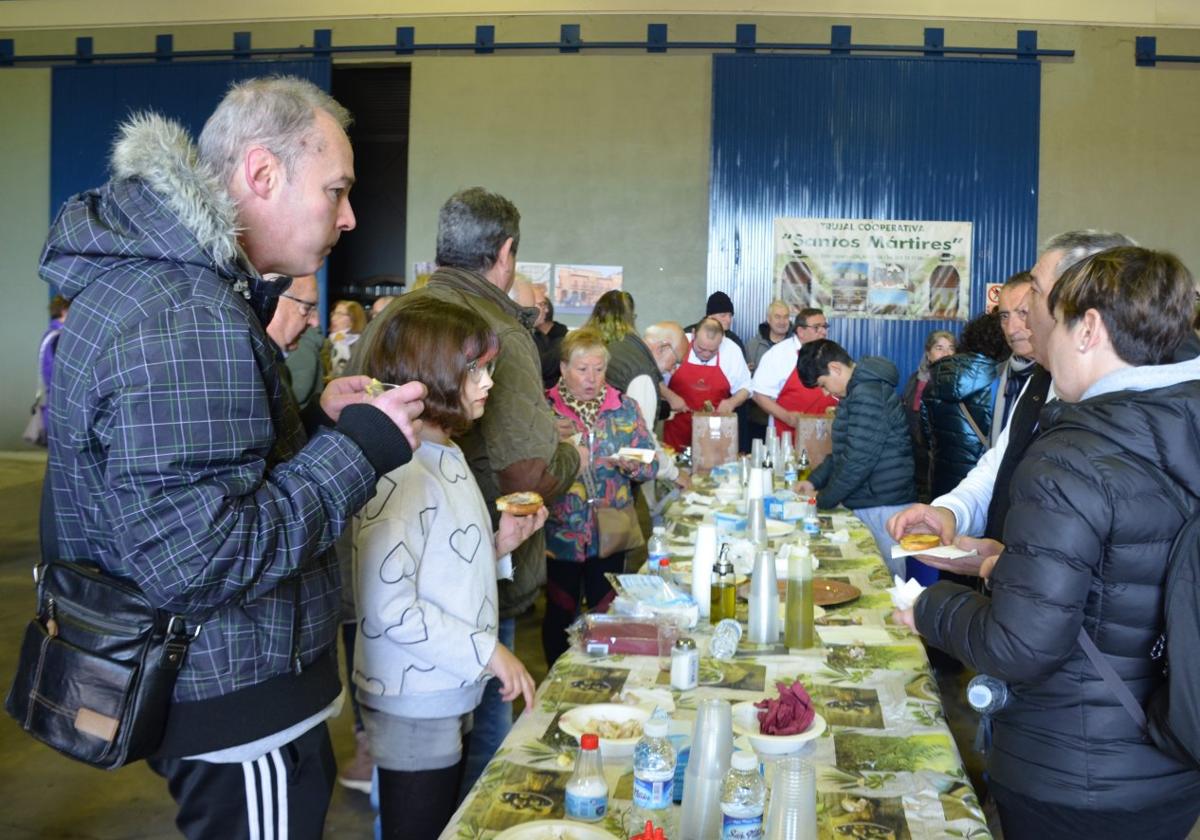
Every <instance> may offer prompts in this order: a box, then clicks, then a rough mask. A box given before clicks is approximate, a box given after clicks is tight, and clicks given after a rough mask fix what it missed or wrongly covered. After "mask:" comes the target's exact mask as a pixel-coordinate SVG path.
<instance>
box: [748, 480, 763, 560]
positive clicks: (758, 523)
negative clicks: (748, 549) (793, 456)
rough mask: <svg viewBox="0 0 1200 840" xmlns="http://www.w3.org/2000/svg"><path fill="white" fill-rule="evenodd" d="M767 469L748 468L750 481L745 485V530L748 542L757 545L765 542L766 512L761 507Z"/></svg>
mask: <svg viewBox="0 0 1200 840" xmlns="http://www.w3.org/2000/svg"><path fill="white" fill-rule="evenodd" d="M766 473H767V470H765V469H763V468H762V467H751V468H750V483H749V484H747V485H746V530H747V536H748V537H749V538H750V542H752V543H754V544H755V545H757V546H765V545H766V544H767V512H766V509H765V508H764V507H763V482H764V478H763V477H764V475H765V474H766Z"/></svg>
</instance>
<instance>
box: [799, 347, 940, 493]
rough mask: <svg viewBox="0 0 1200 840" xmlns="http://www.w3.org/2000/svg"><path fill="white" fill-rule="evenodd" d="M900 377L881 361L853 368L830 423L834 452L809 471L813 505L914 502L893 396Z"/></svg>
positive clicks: (871, 359) (908, 452)
mask: <svg viewBox="0 0 1200 840" xmlns="http://www.w3.org/2000/svg"><path fill="white" fill-rule="evenodd" d="M899 378H900V375H899V374H898V373H897V372H896V366H895V365H894V364H892V363H891V362H890V361H888V360H887V359H884V358H882V357H880V356H864V357H863V358H862V359H861V360H859V363H858V364H857V365H855V367H854V373H853V374H852V375H851V377H850V382H849V383H848V384H847V386H846V396H845V397H843V398H842V401H841V403H840V404H839V405H838V408H837V414H835V415H834V418H833V453H832V454H831V455H830V456H829V457H828V458H826V459H825V460H824V461H822V462H821V466H819V467H817V468H816V469H815V470H813V472H812V475H810V476H809V481H811V482H812V484H813V486H814V487H815V488H817V490H818V491H820V492H819V493H817V506H818V507H820V508H822V509H826V508H833V507H837V506H838V505H840V504H844V505H845V506H846V507H848V508H850V509H852V510H853V509H857V508H869V507H879V506H880V505H903V504H908V503H909V502H914V501H916V498H917V495H916V490H915V489H914V487H913V457H912V442H911V441H910V440H909V437H908V424H907V422H906V421H905V419H904V409H903V407H902V406H901V405H900V398H899V397H898V396H896V382H897V381H898V380H899Z"/></svg>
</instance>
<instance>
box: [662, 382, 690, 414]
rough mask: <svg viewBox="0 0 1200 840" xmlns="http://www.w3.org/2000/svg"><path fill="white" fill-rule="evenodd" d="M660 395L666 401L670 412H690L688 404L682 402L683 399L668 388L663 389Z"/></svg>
mask: <svg viewBox="0 0 1200 840" xmlns="http://www.w3.org/2000/svg"><path fill="white" fill-rule="evenodd" d="M662 395H663V398H664V399H665V400H666V401H667V405H669V406H670V407H671V410H672V411H691V409H690V408H688V404H687V403H686V402H684V401H683V397H681V396H679V395H678V394H676V393H675V392H674V391H672V390H671V389H670V388H663V389H662Z"/></svg>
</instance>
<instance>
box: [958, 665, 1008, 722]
mask: <svg viewBox="0 0 1200 840" xmlns="http://www.w3.org/2000/svg"><path fill="white" fill-rule="evenodd" d="M1008 699H1009V694H1008V685H1007V684H1006V683H1005V682H1004V681H1003V680H998V679H996V678H995V677H989V676H988V675H987V674H976V675H975V676H974V677H972V678H971V681H970V682H969V683H967V702H968V703H970V704H971V708H972V709H974V710H975V711H977V712H979V713H980V714H981V715H990V714H993V713H995V712H998V711H1000V710H1001V709H1003V708H1004V707H1005V706H1007V705H1008Z"/></svg>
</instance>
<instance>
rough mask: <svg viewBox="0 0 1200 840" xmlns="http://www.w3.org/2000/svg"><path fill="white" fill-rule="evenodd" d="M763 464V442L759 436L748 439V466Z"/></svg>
mask: <svg viewBox="0 0 1200 840" xmlns="http://www.w3.org/2000/svg"><path fill="white" fill-rule="evenodd" d="M762 464H763V442H762V440H760V439H759V438H755V439H754V440H752V441H750V466H751V467H761V466H762Z"/></svg>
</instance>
